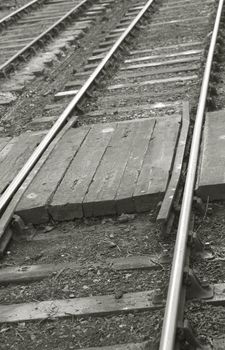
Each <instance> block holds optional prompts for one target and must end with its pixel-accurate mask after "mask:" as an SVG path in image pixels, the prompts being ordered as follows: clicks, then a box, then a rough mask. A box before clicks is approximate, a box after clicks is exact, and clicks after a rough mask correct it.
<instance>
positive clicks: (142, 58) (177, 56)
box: [124, 49, 203, 63]
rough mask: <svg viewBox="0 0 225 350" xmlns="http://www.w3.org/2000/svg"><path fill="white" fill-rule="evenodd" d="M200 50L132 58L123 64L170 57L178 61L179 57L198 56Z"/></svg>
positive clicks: (200, 52)
mask: <svg viewBox="0 0 225 350" xmlns="http://www.w3.org/2000/svg"><path fill="white" fill-rule="evenodd" d="M202 52H203V51H202V50H193V49H192V50H187V51H178V52H172V53H166V54H160V55H149V56H141V57H134V58H128V59H127V60H125V61H124V63H134V62H142V61H146V60H147V61H148V60H155V59H160V58H161V59H165V58H170V57H175V58H176V59H179V58H180V56H186V57H187V56H193V55H200V54H202Z"/></svg>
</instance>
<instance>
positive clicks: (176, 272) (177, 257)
mask: <svg viewBox="0 0 225 350" xmlns="http://www.w3.org/2000/svg"><path fill="white" fill-rule="evenodd" d="M223 5H224V0H220V1H219V4H218V8H217V14H216V20H215V23H214V28H213V32H212V37H211V42H210V47H209V51H208V56H207V60H206V65H205V70H204V75H203V80H202V85H201V90H200V96H199V102H198V108H197V113H196V119H195V125H194V131H193V138H192V144H191V151H190V157H189V163H188V170H187V176H186V181H185V187H184V194H183V198H182V206H181V213H180V218H179V224H178V230H177V237H176V243H175V250H174V256H173V262H172V269H171V275H170V281H169V288H168V294H167V301H166V308H165V314H164V320H163V327H162V333H161V339H160V346H159V350H174V345H175V337H176V330H177V318H178V310H179V302H180V294H181V290H182V282H183V271H184V264H185V256H186V251H187V240H188V233H189V224H190V217H191V208H192V201H193V193H194V185H195V178H196V174H197V166H198V158H199V151H200V144H201V135H202V127H203V122H204V114H205V106H206V99H207V93H208V86H209V79H210V73H211V67H212V62H213V56H214V51H215V46H216V40H217V35H218V31H219V25H220V19H221V15H222V9H223Z"/></svg>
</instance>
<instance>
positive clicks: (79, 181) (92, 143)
mask: <svg viewBox="0 0 225 350" xmlns="http://www.w3.org/2000/svg"><path fill="white" fill-rule="evenodd" d="M115 128H116V124H115V123H114V124H113V123H111V124H102V125H94V126H93V127H92V129H91V130H90V132H89V134H88V137H87V138H86V139H85V141H84V143H83V144H82V146H81V148H80V149H79V152H78V153H77V155H76V157H75V158H74V159H73V161H72V163H71V164H70V167H69V169H68V170H67V172H66V174H65V176H64V178H63V180H62V182H61V183H60V185H59V187H58V189H57V191H56V193H55V195H54V196H53V199H52V201H51V203H50V206H49V212H50V214H51V215H52V217H53V218H54V219H55V220H69V219H74V218H80V217H82V216H83V209H82V202H83V199H84V196H85V194H86V193H87V190H88V188H89V186H90V183H91V182H92V179H93V176H94V174H95V172H96V169H97V168H98V165H99V162H100V161H101V158H102V156H103V154H104V152H105V149H106V147H107V145H108V143H109V141H110V139H111V137H112V135H113V133H114V131H115Z"/></svg>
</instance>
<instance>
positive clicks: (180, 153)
mask: <svg viewBox="0 0 225 350" xmlns="http://www.w3.org/2000/svg"><path fill="white" fill-rule="evenodd" d="M189 125H190V116H189V103H188V102H184V103H183V114H182V127H181V132H180V136H179V141H178V145H177V150H176V156H175V160H174V165H173V170H172V175H171V178H170V182H169V185H168V188H167V190H166V194H165V196H164V198H163V202H162V205H161V207H160V210H159V213H158V216H157V221H158V222H160V223H161V224H163V223H166V222H167V221H168V219H169V215H170V212H171V209H172V205H173V201H174V197H175V194H176V192H177V188H178V184H179V181H180V177H181V170H182V164H183V160H184V152H185V148H186V142H187V136H188V130H189Z"/></svg>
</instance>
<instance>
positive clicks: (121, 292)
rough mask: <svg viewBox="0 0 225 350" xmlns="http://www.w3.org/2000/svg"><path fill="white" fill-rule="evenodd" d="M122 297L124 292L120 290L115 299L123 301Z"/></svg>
mask: <svg viewBox="0 0 225 350" xmlns="http://www.w3.org/2000/svg"><path fill="white" fill-rule="evenodd" d="M122 297H123V291H122V290H119V289H118V290H117V291H116V292H115V299H121V298H122Z"/></svg>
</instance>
